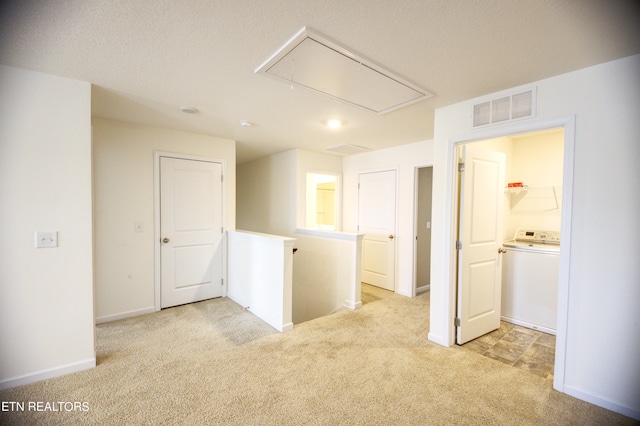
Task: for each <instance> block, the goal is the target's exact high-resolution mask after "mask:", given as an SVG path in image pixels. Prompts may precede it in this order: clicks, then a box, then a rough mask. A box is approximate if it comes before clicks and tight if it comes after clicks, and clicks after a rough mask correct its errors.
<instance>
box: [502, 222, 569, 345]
mask: <svg viewBox="0 0 640 426" xmlns="http://www.w3.org/2000/svg"><path fill="white" fill-rule="evenodd" d="M503 246H504V251H503V257H502V302H501V319H502V320H503V321H506V322H510V323H513V324H516V325H521V326H523V327H528V328H532V329H535V330H540V331H543V332H546V333H550V334H554V335H555V334H556V322H557V309H558V306H557V305H558V275H559V271H560V232H556V231H539V230H518V231H517V232H516V235H515V237H514V238H513V239H512V240H510V241H505V242H504V244H503Z"/></svg>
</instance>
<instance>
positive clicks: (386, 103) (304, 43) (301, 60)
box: [255, 27, 433, 114]
mask: <svg viewBox="0 0 640 426" xmlns="http://www.w3.org/2000/svg"><path fill="white" fill-rule="evenodd" d="M255 72H256V73H260V74H264V75H267V76H269V77H273V78H276V79H278V80H280V81H282V82H284V83H286V84H288V85H294V84H295V85H296V86H298V87H304V88H306V89H309V90H313V91H314V92H316V93H320V94H323V95H325V96H329V97H331V98H333V99H337V100H340V101H342V102H346V103H349V104H351V105H355V106H357V107H360V108H364V109H366V110H369V111H373V112H376V113H378V114H384V113H387V112H390V111H393V110H396V109H398V108H402V107H405V106H407V105H411V104H413V103H416V102H419V101H422V100H424V99H427V98H430V97H431V96H433V95H432V94H431V93H429V92H427V91H426V90H424V89H421V88H420V87H418V86H416V85H414V84H412V83H410V82H408V81H407V80H404V79H402V78H401V77H399V76H397V75H395V74H393V73H391V72H390V71H388V70H386V69H384V68H382V67H380V66H378V65H376V64H374V63H372V62H370V61H368V60H366V59H364V58H362V57H361V56H358V55H356V54H355V53H353V52H352V51H350V50H348V49H347V48H345V47H343V46H340V45H339V44H337V43H335V42H333V41H331V40H329V39H327V38H326V37H324V36H322V35H320V34H318V33H316V32H314V31H312V30H311V29H309V28H307V27H304V28H302V29H301V30H300V31H299V32H298V33H297V34H296V35H295V36H293V38H292V39H291V40H289V41H288V42H287V43H286V44H285V45H284V46H282V47H281V48H280V49H279V50H278V51H277V52H276V53H274V54H273V55H272V56H271V57H270V58H269V59H268V60H267V61H266V62H264V63H263V64H262V65H260V66H259V67H258V68H257V69H256V71H255Z"/></svg>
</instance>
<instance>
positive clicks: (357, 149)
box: [325, 144, 371, 155]
mask: <svg viewBox="0 0 640 426" xmlns="http://www.w3.org/2000/svg"><path fill="white" fill-rule="evenodd" d="M325 149H326V150H327V151H331V152H335V153H337V154H342V155H351V154H359V153H361V152H367V151H371V150H370V149H369V148H365V147H364V146H358V145H348V144H342V145H335V146H330V147H329V148H325Z"/></svg>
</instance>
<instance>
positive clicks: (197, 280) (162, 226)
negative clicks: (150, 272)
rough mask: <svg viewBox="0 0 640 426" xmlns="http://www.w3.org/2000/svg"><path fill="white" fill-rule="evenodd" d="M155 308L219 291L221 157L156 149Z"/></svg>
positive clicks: (221, 266) (221, 259)
mask: <svg viewBox="0 0 640 426" xmlns="http://www.w3.org/2000/svg"><path fill="white" fill-rule="evenodd" d="M155 160H156V181H155V187H156V188H155V190H156V203H155V221H156V226H155V235H156V239H155V240H156V242H155V244H156V257H155V261H156V265H155V270H156V310H160V309H162V308H168V307H172V306H177V305H182V304H186V303H193V302H198V301H201V300H205V299H211V298H214V297H220V296H222V295H223V290H224V288H223V287H224V280H223V277H224V244H223V236H224V225H223V223H224V222H223V212H224V202H223V200H224V195H223V176H224V174H223V168H224V167H223V166H224V164H223V163H222V162H221V161H218V160H214V159H209V158H201V157H193V156H185V155H178V154H170V153H156V158H155Z"/></svg>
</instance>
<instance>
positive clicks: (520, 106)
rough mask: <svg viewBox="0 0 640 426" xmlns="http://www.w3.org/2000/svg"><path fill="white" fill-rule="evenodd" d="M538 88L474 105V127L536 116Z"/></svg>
mask: <svg viewBox="0 0 640 426" xmlns="http://www.w3.org/2000/svg"><path fill="white" fill-rule="evenodd" d="M535 107H536V88H535V87H534V88H531V89H528V90H525V91H523V92H518V93H515V94H512V95H508V96H501V97H499V98H495V99H491V100H488V101H485V102H481V103H478V104H475V105H473V124H472V127H473V128H476V127H483V126H488V125H490V124H499V123H504V122H507V121H512V120H518V119H521V118H530V117H534V116H535V113H536V108H535Z"/></svg>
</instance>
